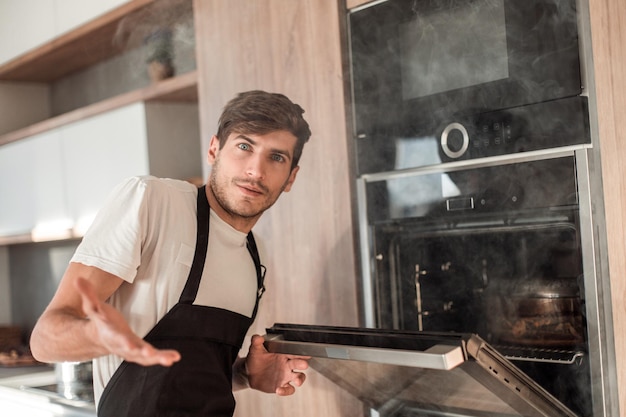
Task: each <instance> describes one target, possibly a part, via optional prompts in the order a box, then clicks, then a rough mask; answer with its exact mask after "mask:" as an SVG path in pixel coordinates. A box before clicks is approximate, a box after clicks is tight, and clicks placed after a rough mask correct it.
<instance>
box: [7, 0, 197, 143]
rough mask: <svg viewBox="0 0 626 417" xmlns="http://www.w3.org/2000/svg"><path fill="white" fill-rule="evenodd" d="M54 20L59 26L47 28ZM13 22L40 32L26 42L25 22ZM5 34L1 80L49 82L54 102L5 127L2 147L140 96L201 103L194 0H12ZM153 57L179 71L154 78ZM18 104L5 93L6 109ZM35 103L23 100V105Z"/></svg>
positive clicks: (141, 98)
mask: <svg viewBox="0 0 626 417" xmlns="http://www.w3.org/2000/svg"><path fill="white" fill-rule="evenodd" d="M13 3H15V4H13ZM31 3H32V4H31ZM35 3H36V4H35ZM40 3H41V7H40ZM95 3H98V4H95ZM5 8H8V9H5ZM69 10H73V12H70V11H69ZM30 14H32V16H30ZM57 15H59V16H57ZM16 16H17V17H19V16H24V19H19V18H16ZM51 16H52V18H50V17H51ZM55 16H57V17H55ZM4 20H8V21H9V23H7V24H6V25H5V23H4ZM50 20H51V21H54V22H57V23H55V24H54V25H53V26H55V27H53V28H50V27H48V26H49V21H50ZM40 21H41V24H39V23H38V22H40ZM13 22H19V24H20V25H22V26H24V27H28V30H29V31H30V30H31V29H33V28H34V31H35V33H36V32H38V31H41V33H40V34H38V35H36V36H35V35H33V38H32V39H25V40H24V42H25V43H26V44H28V46H26V44H20V36H19V33H20V32H19V30H18V29H19V28H16V29H15V30H14V31H13V30H12V29H10V28H11V27H12V26H11V25H12V24H14V23H13ZM24 22H28V24H24ZM31 22H32V23H31ZM79 22H82V24H79ZM77 24H79V25H78V26H76V25H77ZM57 26H58V27H57ZM61 27H63V29H60V28H61ZM71 27H73V29H71V30H69V31H67V28H71ZM3 31H9V32H10V33H4V32H3ZM61 32H62V33H61ZM0 34H4V35H5V36H0V51H2V52H3V53H5V52H4V51H5V50H7V51H10V52H6V53H5V54H6V55H5V56H2V58H3V59H4V62H3V59H0V83H2V84H3V87H5V88H6V85H7V84H11V85H12V87H13V88H18V89H19V88H26V87H24V86H25V85H27V84H30V85H32V84H37V85H40V86H43V87H44V89H46V91H45V92H44V93H43V94H41V95H40V97H43V96H46V97H47V101H48V102H49V103H48V112H47V114H45V115H42V114H41V112H39V113H37V114H32V115H30V114H26V115H22V117H21V118H20V119H23V120H26V121H27V122H26V123H27V124H25V125H19V124H18V125H16V126H13V125H12V127H11V129H12V130H10V131H7V130H2V131H0V147H1V146H2V145H5V144H7V143H10V142H14V141H17V140H20V139H24V138H26V137H30V136H33V135H36V134H40V133H43V132H45V131H47V130H51V129H54V128H57V127H60V126H62V125H65V124H68V123H73V122H76V121H78V120H80V119H83V118H86V117H91V116H94V115H97V114H100V113H104V112H107V111H109V110H111V109H114V108H117V107H122V106H125V105H128V104H130V103H133V102H137V101H149V100H152V101H170V100H171V101H182V102H197V88H196V75H195V37H194V30H193V5H192V1H191V0H132V1H128V0H126V1H123V0H102V1H99V2H85V1H82V0H45V1H41V2H39V0H26V1H24V2H8V3H7V5H6V6H5V5H3V10H2V14H1V16H0ZM51 34H52V36H54V37H53V38H52V39H50V36H51ZM26 38H28V37H26ZM35 38H36V39H35ZM2 39H5V40H4V41H3V40H2ZM45 39H48V40H47V41H44V43H41V42H42V41H43V40H45ZM5 42H8V43H7V44H6V45H4V43H5ZM15 43H17V45H14V44H15ZM33 44H38V46H35V47H32V45H33ZM8 46H11V47H10V48H8ZM29 47H30V48H29ZM7 48H8V49H7ZM25 49H26V50H25ZM16 54H17V55H16ZM152 60H158V61H160V62H163V60H170V61H171V62H172V63H173V67H174V70H173V73H172V74H168V75H170V76H169V77H167V78H166V79H163V80H162V79H160V78H151V77H150V71H149V67H150V65H149V62H148V61H152ZM172 75H173V76H172ZM25 83H26V84H25ZM35 100H39V101H40V100H41V99H35ZM33 104H34V105H33V106H32V108H40V107H41V106H40V105H39V104H40V103H33ZM35 104H36V105H35ZM11 106H13V104H12V103H11V102H10V101H8V100H3V97H0V113H2V114H4V113H5V112H4V110H6V109H8V108H11ZM30 108H31V106H29V105H28V103H26V104H23V103H22V105H21V107H20V110H19V111H20V112H22V113H24V112H29V109H30ZM0 122H2V116H0Z"/></svg>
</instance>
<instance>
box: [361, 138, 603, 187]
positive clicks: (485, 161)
mask: <svg viewBox="0 0 626 417" xmlns="http://www.w3.org/2000/svg"><path fill="white" fill-rule="evenodd" d="M588 148H591V145H590V144H580V145H571V146H562V147H559V148H550V149H542V150H538V151H528V152H520V153H515V154H506V155H497V156H489V157H485V158H479V159H469V160H464V161H454V162H446V163H441V164H435V165H426V166H422V167H417V168H407V169H402V170H394V171H385V172H376V173H372V174H363V175H361V176H360V179H362V180H363V181H365V182H376V181H385V180H390V179H397V178H406V177H411V176H415V175H426V174H434V173H440V172H453V171H461V170H464V169H473V168H484V167H491V166H498V165H510V164H516V163H520V162H531V161H541V160H545V159H554V158H562V157H566V156H574V153H575V152H576V151H578V150H581V149H588Z"/></svg>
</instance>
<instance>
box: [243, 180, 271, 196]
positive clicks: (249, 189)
mask: <svg viewBox="0 0 626 417" xmlns="http://www.w3.org/2000/svg"><path fill="white" fill-rule="evenodd" d="M236 185H237V187H239V188H240V189H242V190H243V191H244V192H245V193H247V194H251V195H262V194H264V193H265V191H266V190H265V187H263V186H261V185H259V184H254V183H250V182H238V183H236Z"/></svg>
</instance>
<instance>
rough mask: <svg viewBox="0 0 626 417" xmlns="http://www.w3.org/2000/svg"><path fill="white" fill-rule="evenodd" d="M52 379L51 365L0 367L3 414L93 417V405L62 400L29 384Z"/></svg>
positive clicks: (6, 415) (45, 383) (53, 377)
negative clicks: (32, 388)
mask: <svg viewBox="0 0 626 417" xmlns="http://www.w3.org/2000/svg"><path fill="white" fill-rule="evenodd" d="M55 382H56V376H55V373H54V368H51V367H48V366H42V367H22V368H0V409H1V410H2V416H3V417H23V416H28V417H95V416H96V411H95V407H94V405H93V404H89V403H84V402H77V401H72V400H65V399H63V398H60V397H57V396H55V395H47V394H46V393H45V392H38V391H36V390H31V389H30V388H29V387H37V386H43V385H51V384H54V383H55Z"/></svg>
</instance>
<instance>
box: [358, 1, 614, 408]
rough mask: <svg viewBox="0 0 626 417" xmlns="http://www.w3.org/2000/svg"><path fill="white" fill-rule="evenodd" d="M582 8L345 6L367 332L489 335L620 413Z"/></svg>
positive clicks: (541, 4)
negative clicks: (603, 273) (601, 260)
mask: <svg viewBox="0 0 626 417" xmlns="http://www.w3.org/2000/svg"><path fill="white" fill-rule="evenodd" d="M582 3H583V2H581V1H580V0H529V1H516V0H446V1H442V0H382V1H373V2H369V3H366V4H365V5H364V6H362V7H359V8H356V9H353V10H351V11H350V13H349V15H348V28H349V45H350V49H349V52H350V69H351V82H352V84H351V85H352V110H353V115H352V116H353V117H352V121H353V131H354V146H353V149H354V151H355V167H356V168H355V173H356V175H355V177H356V187H355V189H356V203H357V208H358V209H357V212H358V225H359V245H360V260H361V278H362V286H361V288H362V306H363V325H364V326H365V327H367V328H378V329H395V330H399V331H409V332H449V333H452V334H474V335H477V336H478V337H480V338H481V340H483V341H485V343H487V344H488V345H489V346H490V347H492V348H493V349H495V350H497V351H498V352H499V353H500V354H501V355H502V356H503V357H505V358H506V360H508V361H510V362H511V363H512V364H513V365H514V366H515V367H516V368H517V369H519V370H521V371H522V372H523V373H524V374H525V375H528V376H529V377H530V378H531V379H532V380H533V381H534V382H536V383H537V384H539V385H540V386H541V387H542V388H543V389H545V390H547V391H548V392H549V393H550V394H551V395H553V396H554V397H555V398H556V399H557V400H558V401H560V402H562V404H564V405H565V406H566V407H567V408H568V409H569V410H571V411H572V412H573V413H574V414H575V415H578V416H605V417H608V416H611V410H615V409H616V408H615V407H614V405H613V404H612V401H613V400H612V399H611V398H612V397H611V396H610V395H608V393H609V391H610V390H611V388H610V386H611V385H612V384H613V383H614V382H615V374H614V371H611V370H610V365H609V364H610V359H609V355H607V352H609V351H610V348H609V349H608V350H607V347H606V343H605V341H606V340H607V339H611V338H612V334H611V331H610V328H609V327H607V321H606V317H605V314H606V311H607V310H606V308H605V307H604V303H605V301H604V300H605V299H606V300H609V298H608V297H609V295H608V294H606V292H605V289H606V285H605V284H603V283H602V282H601V281H602V280H601V277H600V276H599V270H600V267H599V264H598V255H597V241H596V236H597V230H596V227H597V224H596V223H594V216H596V215H597V213H594V211H593V207H594V204H593V201H592V199H593V198H594V197H593V193H592V187H593V185H592V183H593V181H595V180H594V178H595V177H594V175H595V174H594V173H593V169H594V167H593V164H594V161H595V159H594V158H593V157H592V155H593V151H594V147H593V144H592V135H591V131H592V126H591V125H590V117H589V105H590V104H589V103H590V101H589V98H588V97H587V96H586V94H585V92H584V91H583V82H582V81H581V80H582V79H583V78H584V75H585V70H584V65H582V64H581V60H580V56H581V54H580V51H582V50H583V48H581V46H580V44H579V24H580V22H581V19H582V18H581V15H580V11H581V9H584V7H582ZM418 415H419V414H418ZM424 415H426V414H424ZM442 415H455V416H456V415H465V414H454V413H452V414H445V413H442ZM467 415H473V414H467ZM476 415H479V414H476ZM480 415H482V414H480ZM488 415H489V414H488Z"/></svg>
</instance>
